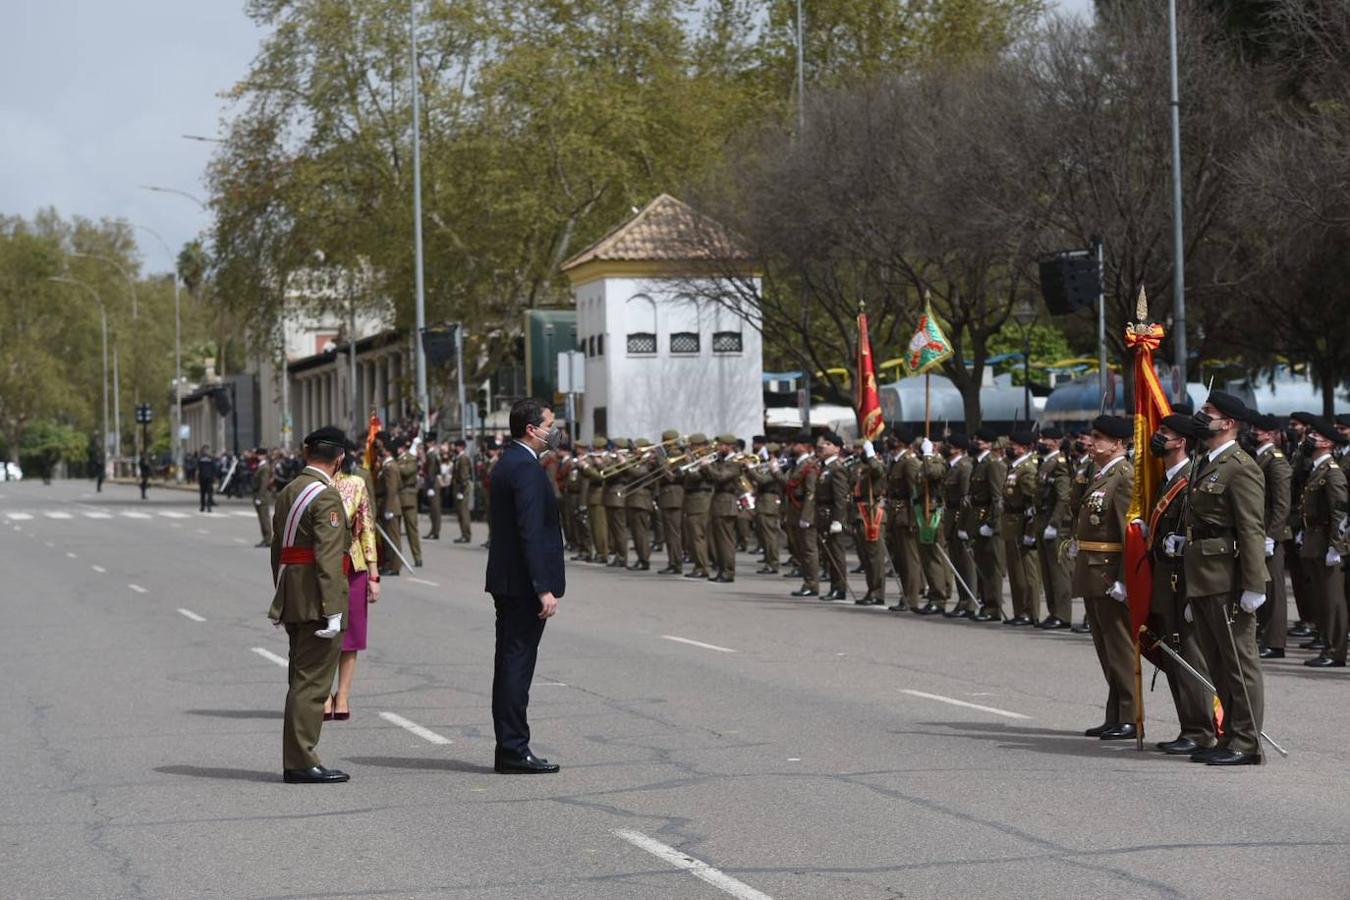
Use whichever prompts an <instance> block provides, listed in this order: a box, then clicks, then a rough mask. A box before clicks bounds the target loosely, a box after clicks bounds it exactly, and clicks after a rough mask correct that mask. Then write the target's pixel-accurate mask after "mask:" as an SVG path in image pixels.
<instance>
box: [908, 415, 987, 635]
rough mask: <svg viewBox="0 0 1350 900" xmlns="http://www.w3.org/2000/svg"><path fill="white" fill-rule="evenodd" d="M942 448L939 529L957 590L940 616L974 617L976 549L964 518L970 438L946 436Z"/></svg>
mask: <svg viewBox="0 0 1350 900" xmlns="http://www.w3.org/2000/svg"><path fill="white" fill-rule="evenodd" d="M943 450H944V453H945V456H946V459H947V474H946V475H945V476H944V477H943V481H942V494H943V498H942V500H943V508H942V530H943V533H944V534H945V536H946V538H947V547H946V550H947V554H948V555H949V556H950V557H951V561H952V563H953V564H954V565H955V566H956V569H955V572H954V573H953V574H952V578H950V579H948V584H949V586H950V589H951V590H952V591H954V592H955V593H956V603H955V604H954V605H953V606H952V609H951V610H950V611H944V612H943V614H942V615H943V617H944V618H948V619H973V618H975V616H976V615H977V614H978V612H979V605H978V602H977V598H976V597H973V596H971V594H970V593H969V592H971V591H974V590H976V588H977V586H978V581H977V579H976V577H975V551H974V549H973V548H972V547H971V545H970V532H968V531H967V530H966V519H967V517H968V513H967V509H968V508H969V506H970V476H971V473H972V472H973V471H974V470H975V464H974V463H972V462H971V460H970V455H969V453H968V452H967V451H969V450H970V440H969V439H968V438H967V437H966V436H965V435H964V434H953V435H949V436H948V437H947V439H946V440H945V441H943ZM922 549H923V548H920V552H922ZM956 575H960V576H961V581H964V582H965V587H962V586H961V582H959V581H957V580H956ZM929 599H930V600H931V599H932V598H931V597H930V598H929ZM946 599H947V598H946V596H944V597H943V598H942V600H943V603H944V605H945V603H946ZM925 609H926V607H925ZM920 612H923V610H920Z"/></svg>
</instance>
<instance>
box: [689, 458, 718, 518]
mask: <svg viewBox="0 0 1350 900" xmlns="http://www.w3.org/2000/svg"><path fill="white" fill-rule="evenodd" d="M712 495H713V483H712V481H711V480H710V479H709V478H708V473H707V469H706V468H703V467H700V468H696V469H690V470H689V471H688V472H686V473H685V474H684V512H685V514H686V515H691V516H701V515H707V514H708V513H709V512H710V511H711V510H712Z"/></svg>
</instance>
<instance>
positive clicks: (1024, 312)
mask: <svg viewBox="0 0 1350 900" xmlns="http://www.w3.org/2000/svg"><path fill="white" fill-rule="evenodd" d="M1012 315H1013V318H1014V319H1016V320H1017V323H1018V324H1019V325H1021V326H1022V418H1023V419H1024V420H1025V421H1026V422H1027V424H1028V425H1030V424H1031V326H1032V325H1033V324H1034V323H1035V322H1036V318H1037V316H1038V315H1039V313H1038V312H1037V311H1036V307H1035V305H1034V304H1033V303H1032V302H1031V301H1030V300H1027V299H1026V298H1025V297H1024V298H1022V299H1021V300H1018V301H1017V305H1016V306H1014V307H1013V313H1012Z"/></svg>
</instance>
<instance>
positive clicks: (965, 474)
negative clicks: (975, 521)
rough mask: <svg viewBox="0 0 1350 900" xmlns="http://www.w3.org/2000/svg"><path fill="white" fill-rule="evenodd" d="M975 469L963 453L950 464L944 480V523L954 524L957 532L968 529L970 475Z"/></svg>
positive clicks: (968, 457)
mask: <svg viewBox="0 0 1350 900" xmlns="http://www.w3.org/2000/svg"><path fill="white" fill-rule="evenodd" d="M974 469H975V465H974V464H973V463H972V462H971V461H970V456H969V455H967V454H965V453H963V454H961V456H960V457H959V458H957V459H956V460H955V461H954V462H949V463H948V465H947V473H946V475H944V476H943V479H942V496H943V500H944V501H945V504H944V507H943V510H942V521H943V522H944V523H946V522H949V521H950V522H953V524H954V525H955V526H956V529H957V530H962V531H963V530H965V529H966V507H967V506H969V505H970V473H971V472H972V471H974ZM967 533H969V532H967Z"/></svg>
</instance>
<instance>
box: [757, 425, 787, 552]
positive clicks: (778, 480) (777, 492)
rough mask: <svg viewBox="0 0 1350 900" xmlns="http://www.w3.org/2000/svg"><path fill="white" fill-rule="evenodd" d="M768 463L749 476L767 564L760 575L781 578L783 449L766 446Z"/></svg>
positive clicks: (760, 540) (771, 445)
mask: <svg viewBox="0 0 1350 900" xmlns="http://www.w3.org/2000/svg"><path fill="white" fill-rule="evenodd" d="M765 450H766V451H767V452H768V461H767V462H764V463H760V464H759V465H757V466H755V467H754V468H753V469H751V470H750V471H749V473H748V475H749V478H750V481H751V483H752V484H754V486H755V527H756V529H758V532H759V545H760V546H761V547H763V548H764V565H762V566H760V567H759V568H758V569H757V570H756V571H755V574H756V575H777V574H778V567H779V566H780V565H781V563H782V548H783V514H782V513H783V488H784V486H785V485H786V484H787V477H786V476H785V475H784V474H783V469H782V466H781V465H780V464H779V462H778V454H779V452H780V451H781V450H782V447H781V446H780V445H779V444H777V443H770V444H767V445H766V446H765Z"/></svg>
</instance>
